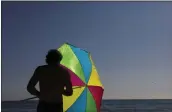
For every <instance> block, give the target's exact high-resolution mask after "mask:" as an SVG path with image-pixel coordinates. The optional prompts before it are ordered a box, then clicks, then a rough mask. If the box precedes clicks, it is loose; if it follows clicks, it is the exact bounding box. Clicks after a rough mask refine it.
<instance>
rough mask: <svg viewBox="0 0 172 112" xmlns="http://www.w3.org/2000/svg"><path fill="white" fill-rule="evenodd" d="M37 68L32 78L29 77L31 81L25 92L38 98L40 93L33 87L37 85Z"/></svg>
mask: <svg viewBox="0 0 172 112" xmlns="http://www.w3.org/2000/svg"><path fill="white" fill-rule="evenodd" d="M38 68H39V67H37V68H36V70H35V72H34V74H33V76H32V77H31V79H30V80H29V83H28V85H27V91H28V92H29V93H30V94H32V95H35V96H37V97H39V96H40V92H39V91H38V90H37V89H36V88H35V85H36V84H37V83H38Z"/></svg>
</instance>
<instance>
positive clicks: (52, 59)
mask: <svg viewBox="0 0 172 112" xmlns="http://www.w3.org/2000/svg"><path fill="white" fill-rule="evenodd" d="M62 58H63V56H62V54H61V53H60V52H59V51H58V50H56V49H51V50H49V51H48V54H47V55H46V63H47V64H59V63H60V61H61V60H62Z"/></svg>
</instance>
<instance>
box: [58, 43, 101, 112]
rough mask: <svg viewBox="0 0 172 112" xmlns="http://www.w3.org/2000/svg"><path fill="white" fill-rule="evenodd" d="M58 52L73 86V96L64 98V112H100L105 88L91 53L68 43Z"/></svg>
mask: <svg viewBox="0 0 172 112" xmlns="http://www.w3.org/2000/svg"><path fill="white" fill-rule="evenodd" d="M58 50H59V51H60V52H61V53H62V55H63V59H62V61H61V65H62V66H63V67H65V68H66V69H67V70H68V72H69V73H70V76H71V81H72V86H73V95H72V96H63V102H64V104H63V108H64V109H63V110H64V112H100V106H101V101H102V96H103V91H104V88H103V85H102V83H101V81H100V78H99V75H98V72H97V70H96V67H95V65H94V62H93V60H92V58H91V55H90V53H89V52H87V51H85V50H82V49H80V48H78V47H76V46H73V45H71V44H68V43H65V44H63V45H62V46H61V47H60V48H59V49H58Z"/></svg>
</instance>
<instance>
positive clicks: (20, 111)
mask: <svg viewBox="0 0 172 112" xmlns="http://www.w3.org/2000/svg"><path fill="white" fill-rule="evenodd" d="M36 105H37V101H27V102H22V101H4V102H2V104H1V112H36ZM101 112H172V100H103V101H102V107H101Z"/></svg>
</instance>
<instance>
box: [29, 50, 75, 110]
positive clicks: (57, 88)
mask: <svg viewBox="0 0 172 112" xmlns="http://www.w3.org/2000/svg"><path fill="white" fill-rule="evenodd" d="M62 58H63V57H62V55H61V53H60V52H59V51H57V50H56V49H53V50H50V51H49V52H48V54H47V56H46V63H47V65H42V66H38V67H37V68H36V70H35V72H34V74H33V76H32V77H31V79H30V81H29V83H28V85H27V91H28V92H29V93H30V94H32V95H35V96H37V97H38V98H39V103H38V106H37V112H63V98H62V95H65V96H71V95H72V94H73V90H72V84H71V80H70V74H69V73H68V71H67V70H65V69H64V68H63V67H61V66H60V61H61V60H62ZM38 82H39V88H40V91H38V90H37V89H36V88H35V86H36V84H37V83H38ZM64 88H66V89H64Z"/></svg>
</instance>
